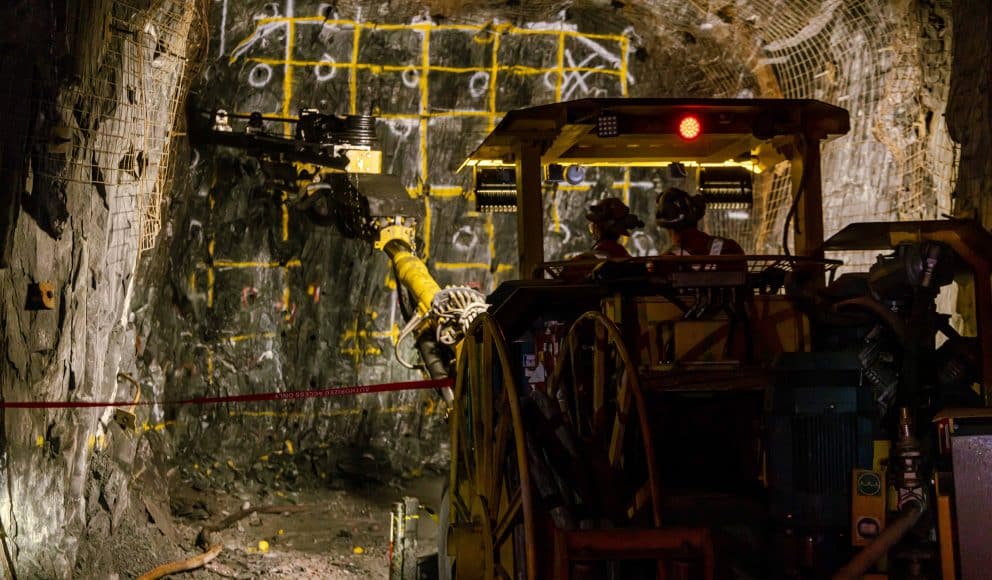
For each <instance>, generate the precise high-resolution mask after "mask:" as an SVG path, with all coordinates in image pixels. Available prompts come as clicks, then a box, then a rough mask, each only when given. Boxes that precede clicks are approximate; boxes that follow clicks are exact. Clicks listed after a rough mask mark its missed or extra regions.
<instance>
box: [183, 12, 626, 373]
mask: <svg viewBox="0 0 992 580" xmlns="http://www.w3.org/2000/svg"><path fill="white" fill-rule="evenodd" d="M274 23H285V24H286V30H287V33H286V43H287V44H286V53H285V57H284V58H283V59H272V58H259V57H246V58H245V60H246V61H248V62H255V63H264V64H268V65H270V66H272V65H281V66H283V67H284V71H285V72H284V75H285V76H284V79H283V99H282V114H281V115H278V114H275V113H264V114H263V115H262V116H263V117H264V118H270V119H275V118H279V117H280V116H281V117H284V118H292V117H291V115H290V109H291V106H292V99H293V78H292V77H293V70H294V68H296V67H301V66H302V67H309V66H321V67H333V68H346V69H348V70H349V111H350V113H351V114H357V112H358V103H357V99H358V71H359V70H360V69H361V70H371V71H374V72H376V73H379V72H383V71H386V72H402V71H405V70H407V69H408V68H409V65H405V66H401V65H380V64H370V63H360V62H358V53H359V48H360V39H361V35H362V30H363V29H364V30H368V31H375V30H381V31H412V32H419V33H421V34H422V42H421V51H422V54H421V65H420V67H419V70H420V79H419V88H420V94H421V101H420V110H419V112H418V113H416V114H401V113H394V114H380V115H377V117H378V118H379V119H381V120H412V119H417V120H418V121H419V126H420V135H419V138H420V143H419V145H420V179H421V180H422V181H423V182H427V180H428V167H429V163H428V141H427V138H428V129H429V125H430V119H433V118H440V117H485V118H486V119H487V127H488V130H489V131H492V129H493V128H494V127H495V125H496V121H497V119H498V118H499V117H500V116H502V115H501V113H500V112H499V111H497V109H496V97H497V90H496V85H497V80H498V76H499V73H500V72H504V73H507V74H516V75H536V74H547V73H548V72H554V73H556V74H557V79H556V83H555V97H556V99H557V100H560V99H561V97H562V85H563V84H564V79H565V75H566V74H567V73H576V74H580V73H585V74H601V75H608V76H616V77H618V78H619V79H620V92H621V94H622V95H623V96H627V94H628V81H627V72H628V64H629V63H628V59H627V56H628V51H629V46H630V41H629V39H628V38H627V37H626V36H624V35H615V34H590V33H581V32H577V31H571V30H564V29H557V30H555V29H528V28H519V27H516V26H512V25H509V24H501V25H495V26H494V25H493V24H492V23H489V24H482V25H467V24H434V23H430V22H424V23H417V24H376V23H368V22H358V21H355V20H348V19H336V20H326V19H324V18H323V17H321V16H306V17H297V16H289V17H285V16H283V17H273V18H263V19H259V20H256V21H255V26H256V30H258V29H259V27H261V26H263V25H267V24H274ZM300 23H320V24H322V25H328V26H339V27H342V28H347V27H351V28H352V29H353V34H354V36H353V44H352V55H351V57H352V58H351V62H350V63H338V62H333V63H332V62H325V61H322V60H306V59H297V58H296V57H295V55H294V50H295V41H296V39H295V30H296V25H297V24H300ZM452 30H454V31H465V32H473V33H477V34H476V35H475V37H474V38H473V40H474V41H475V42H481V43H483V44H490V43H491V44H492V55H491V57H492V58H491V64H490V65H489V66H488V67H449V66H431V64H430V35H431V33H432V32H433V31H452ZM478 33H485V34H486V37H485V38H483V39H481V40H480V37H479V34H478ZM505 34H508V35H521V36H547V37H552V38H556V40H557V43H558V54H557V55H556V56H557V62H556V66H555V67H552V68H538V67H529V66H522V65H501V64H500V63H499V46H500V38H501V36H502V35H505ZM567 38H582V39H588V40H597V41H608V42H616V43H618V44H619V46H620V51H621V54H620V58H619V63H618V66H617V68H615V69H608V68H596V67H585V66H581V67H580V66H574V67H566V66H565V64H564V52H565V44H566V43H565V40H566V39H567ZM254 40H257V38H256V37H255V36H254V35H250V36H248V37H246V38H245V39H243V40H242V41H241V42H239V43H238V45H237V46H236V47H235V49H234V50H233V51H232V53H231V54H232V56H231V57H230V58H229V62H230V63H232V64H233V63H234V62H236V61H237V60H238V58H239V57H237V56H234V55H235V54H237V53H238V52H239V51H240V50H241V49H243V48H244V47H245V46H246V45H248V44H249V43H251V42H253V41H254ZM432 71H434V72H448V73H455V74H467V73H475V72H484V71H488V72H489V73H490V79H489V86H488V91H489V94H488V101H489V107H488V111H460V110H455V111H431V110H430V105H429V82H428V79H429V76H430V73H431V72H432ZM284 132H285V134H286V135H291V133H292V129H291V127H290V124H289V123H287V124H286V127H285V129H284ZM613 187H614V188H620V189H622V190H623V192H624V199H625V200H629V187H630V176H629V171H628V172H625V175H624V182H623V183H622V184H613ZM588 189H589V188H588V186H578V187H564V186H563V187H562V188H560V190H562V191H565V190H573V191H584V190H588ZM408 192H409V193H410V195H411V197H417V196H419V195H422V194H423V193H424V187H423V185H422V184H420V185H418V186H417V187H415V188H408ZM468 193H469V197H471V192H468ZM431 194H432V195H433V196H436V197H438V198H442V199H444V198H455V197H459V196H464V195H465V192H464V191H463V189H462V188H461V187H457V186H448V187H438V188H432V189H431ZM209 201H210V209H211V211H212V210H213V208H214V205H215V200H214V199H213V196H212V195H211V196H210V198H209ZM424 206H425V207H424V210H425V212H424V213H425V215H424V249H423V259H424V260H427V259H429V258H430V254H431V221H432V215H431V214H432V211H431V203H430V196H424ZM556 209H557V208H556ZM288 217H289V216H288V208H286V206H285V204H284V205H283V240H284V241H288V239H289V223H288ZM555 218H556V228H558V227H560V226H559V223H560V222H559V220H560V217H559V216H558V215H557V211H556V212H555ZM485 227H486V231H487V234H488V235H489V247H490V256H491V258H492V257H494V256H495V236H494V232H493V224H492V216H491V215H487V216H486V226H485ZM213 240H214V238H213V235H212V236H211V243H210V258H211V266H209V267H207V266H205V265H204V264H200V265H198V266H197V267H198V268H206V270H207V281H208V288H207V305H208V307H210V308H212V307H213V296H214V270H215V268H224V269H228V268H283V270H284V273H285V278H286V287H285V288H284V291H283V302H284V304H286V306H287V308H288V304H289V291H290V288H289V276H288V272H289V268H292V267H300V266H301V264H300V261H299V260H298V259H295V260H292V261H290V262H288V263H286V264H280V263H279V262H262V261H235V260H214V259H213V258H214V255H213ZM436 267H437V268H438V269H439V270H478V269H483V270H491V269H492V267H491V264H483V263H460V262H450V263H439V264H436ZM514 269H515V266H513V265H512V264H498V265H497V266H496V269H495V274H496V275H498V274H503V273H507V272H511V271H513V270H514ZM195 276H196V273H195V272H194V273H192V274H191V275H190V287H191V289H195V280H196V278H195ZM493 281H494V284H495V283H496V276H494V280H493ZM393 285H394V286H395V281H394V282H393ZM387 286H388V282H387ZM355 328H356V333H357V332H358V330H357V321H356V327H355ZM372 335H373V337H374V338H386V337H389V338H391V339H393V340H394V341H395V340H396V338H397V329H396V328H394V329H392V330H390V331H374V332H372ZM243 336H245V337H247V336H249V335H243ZM356 336H357V334H356ZM245 340H250V339H249V338H245ZM351 350H355V351H358V352H349V354H353V355H354V356H355V358H356V362H357V360H358V357H359V356H360V355H361V354H362V352H361V349H351ZM366 350H369V349H366ZM372 350H377V351H378V350H379V349H372ZM379 352H381V351H379ZM365 354H368V353H367V352H366V353H365ZM208 369H209V380H210V381H212V376H213V351H212V350H210V349H209V348H208Z"/></svg>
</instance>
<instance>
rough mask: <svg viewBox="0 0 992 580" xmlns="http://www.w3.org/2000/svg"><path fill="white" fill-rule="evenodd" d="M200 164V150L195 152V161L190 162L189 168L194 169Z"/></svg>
mask: <svg viewBox="0 0 992 580" xmlns="http://www.w3.org/2000/svg"><path fill="white" fill-rule="evenodd" d="M199 164H200V151H199V150H198V149H194V150H193V159H191V160H190V162H189V168H190V169H193V168H194V167H196V166H197V165H199Z"/></svg>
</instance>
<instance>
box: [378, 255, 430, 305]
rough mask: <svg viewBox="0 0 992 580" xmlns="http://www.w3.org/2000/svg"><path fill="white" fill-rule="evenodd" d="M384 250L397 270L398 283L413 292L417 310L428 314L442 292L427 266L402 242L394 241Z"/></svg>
mask: <svg viewBox="0 0 992 580" xmlns="http://www.w3.org/2000/svg"><path fill="white" fill-rule="evenodd" d="M382 249H383V251H384V252H386V255H387V256H389V259H390V260H392V261H393V266H394V267H395V268H396V282H397V283H398V284H400V285H402V286H403V287H404V288H407V289H409V290H410V291H411V292H413V295H414V297H416V299H417V310H418V311H420V313H421V314H426V313H427V311H428V310H430V308H431V302H432V301H433V300H434V295H435V294H437V293H438V292H439V291H440V290H441V287H440V286H438V284H437V282H436V281H435V280H434V276H431V273H430V271H429V270H428V269H427V265H426V264H424V262H423V260H421V259H420V258H418V257H417V256H416V255H414V253H413V250H412V248H410V246H409V245H407V244H406V243H405V242H403V241H401V240H392V241H390V242H389V243H387V244H386V245H385V246H383V248H382Z"/></svg>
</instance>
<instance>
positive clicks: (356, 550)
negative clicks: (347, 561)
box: [351, 546, 365, 556]
mask: <svg viewBox="0 0 992 580" xmlns="http://www.w3.org/2000/svg"><path fill="white" fill-rule="evenodd" d="M351 551H352V553H353V554H357V555H359V556H360V555H362V554H364V553H365V548H363V547H361V546H355V547H354V548H353V549H352V550H351Z"/></svg>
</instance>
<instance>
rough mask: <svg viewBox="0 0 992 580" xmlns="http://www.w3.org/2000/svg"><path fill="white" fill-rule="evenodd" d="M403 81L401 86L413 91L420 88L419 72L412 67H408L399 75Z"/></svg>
mask: <svg viewBox="0 0 992 580" xmlns="http://www.w3.org/2000/svg"><path fill="white" fill-rule="evenodd" d="M400 78H401V79H403V84H404V85H406V86H407V87H409V88H411V89H415V88H417V87H418V86H420V71H418V70H417V69H416V68H414V67H413V66H408V67H406V68H405V69H403V73H402V74H401V75H400Z"/></svg>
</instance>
